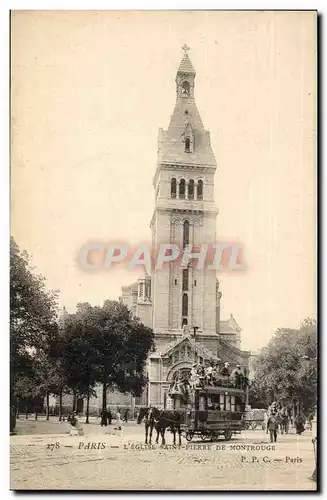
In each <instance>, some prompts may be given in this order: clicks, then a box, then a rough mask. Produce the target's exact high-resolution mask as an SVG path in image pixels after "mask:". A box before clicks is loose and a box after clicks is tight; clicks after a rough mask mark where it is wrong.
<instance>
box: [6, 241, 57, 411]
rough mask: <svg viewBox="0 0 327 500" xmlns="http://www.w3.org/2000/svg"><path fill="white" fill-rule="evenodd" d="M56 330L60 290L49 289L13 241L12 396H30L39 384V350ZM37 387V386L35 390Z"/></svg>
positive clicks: (48, 342)
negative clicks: (37, 368) (58, 292)
mask: <svg viewBox="0 0 327 500" xmlns="http://www.w3.org/2000/svg"><path fill="white" fill-rule="evenodd" d="M56 332H57V292H55V291H47V290H46V288H45V278H44V277H43V276H41V275H37V274H34V273H33V269H32V268H31V265H30V263H29V256H28V254H27V253H26V252H25V251H21V250H20V249H19V247H18V245H17V244H16V242H15V241H14V239H13V238H11V244H10V396H11V401H12V402H13V400H14V399H15V398H16V397H17V396H18V397H23V398H25V397H26V395H29V396H28V397H29V398H31V397H32V394H34V393H37V394H39V393H40V390H39V389H36V388H37V387H38V382H39V380H38V375H37V373H36V366H37V365H38V360H39V353H40V352H44V351H45V350H46V349H48V346H49V345H50V344H51V343H52V339H53V338H54V337H55V336H56ZM33 387H34V389H33Z"/></svg>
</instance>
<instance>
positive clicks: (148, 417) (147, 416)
mask: <svg viewBox="0 0 327 500" xmlns="http://www.w3.org/2000/svg"><path fill="white" fill-rule="evenodd" d="M143 419H144V427H145V444H148V435H149V431H150V435H149V444H151V439H152V432H153V427H154V425H155V424H154V412H153V408H150V407H146V406H142V408H140V411H139V414H138V417H137V423H138V424H140V423H141V422H142V420H143ZM157 442H158V435H157Z"/></svg>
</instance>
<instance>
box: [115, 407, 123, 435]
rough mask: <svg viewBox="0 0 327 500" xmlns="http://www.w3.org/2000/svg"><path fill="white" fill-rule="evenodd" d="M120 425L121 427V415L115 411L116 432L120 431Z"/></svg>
mask: <svg viewBox="0 0 327 500" xmlns="http://www.w3.org/2000/svg"><path fill="white" fill-rule="evenodd" d="M121 425H122V421H121V414H120V411H119V410H117V413H116V427H115V430H116V431H121Z"/></svg>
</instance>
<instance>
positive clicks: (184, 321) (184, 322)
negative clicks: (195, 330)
mask: <svg viewBox="0 0 327 500" xmlns="http://www.w3.org/2000/svg"><path fill="white" fill-rule="evenodd" d="M184 325H187V318H183V321H182V327H183V326H184Z"/></svg>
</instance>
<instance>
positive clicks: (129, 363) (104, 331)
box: [64, 300, 154, 407]
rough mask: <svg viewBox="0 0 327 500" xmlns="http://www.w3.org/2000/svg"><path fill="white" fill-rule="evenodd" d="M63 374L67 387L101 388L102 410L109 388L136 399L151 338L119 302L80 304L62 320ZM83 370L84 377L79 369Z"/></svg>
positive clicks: (148, 330)
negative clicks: (64, 346) (101, 304)
mask: <svg viewBox="0 0 327 500" xmlns="http://www.w3.org/2000/svg"><path fill="white" fill-rule="evenodd" d="M64 331H65V336H66V341H67V346H68V347H67V349H66V354H65V367H66V368H65V370H66V372H67V377H68V380H69V385H70V386H71V387H75V388H76V391H77V392H79V393H81V390H82V387H90V388H91V387H93V385H94V383H95V382H99V383H101V384H102V385H103V407H105V406H106V392H107V389H108V388H111V389H113V390H115V389H118V390H120V391H122V392H130V393H131V394H133V395H135V396H139V395H140V394H141V392H142V389H143V388H144V387H145V385H146V382H147V378H146V375H145V371H146V370H145V366H146V360H147V358H148V355H149V352H150V350H151V349H152V348H153V346H154V335H153V331H152V330H151V329H150V328H147V327H146V326H144V325H143V324H142V323H141V322H140V320H139V319H138V318H135V317H133V316H132V313H131V312H130V311H129V309H128V308H127V307H126V306H125V305H123V304H122V303H120V302H117V301H111V300H107V301H106V302H105V303H104V305H103V306H102V307H99V306H94V307H92V306H91V305H90V304H87V303H85V304H79V305H78V307H77V312H76V313H75V314H71V315H68V317H67V318H66V320H65V327H64ZM81 366H83V367H84V370H83V374H81V370H80V367H81Z"/></svg>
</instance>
